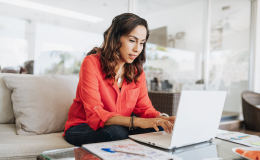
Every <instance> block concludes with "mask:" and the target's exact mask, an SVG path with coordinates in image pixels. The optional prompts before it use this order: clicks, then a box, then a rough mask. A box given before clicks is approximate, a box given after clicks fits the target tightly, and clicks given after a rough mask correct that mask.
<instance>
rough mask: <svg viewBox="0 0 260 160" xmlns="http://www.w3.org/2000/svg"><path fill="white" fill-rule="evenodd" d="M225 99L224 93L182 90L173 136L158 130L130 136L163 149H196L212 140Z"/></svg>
mask: <svg viewBox="0 0 260 160" xmlns="http://www.w3.org/2000/svg"><path fill="white" fill-rule="evenodd" d="M225 98H226V91H182V93H181V97H180V102H179V106H178V110H177V115H176V120H175V124H174V127H173V132H172V133H166V132H164V131H160V132H152V133H144V134H136V135H130V136H129V137H130V138H131V139H134V140H136V141H140V142H143V143H147V144H150V145H153V146H157V147H161V148H165V149H173V148H179V147H183V146H188V145H194V144H198V146H199V145H200V144H203V143H204V142H206V141H210V140H212V139H214V138H215V136H216V134H217V132H218V127H219V123H220V119H221V115H222V110H223V107H224V103H225Z"/></svg>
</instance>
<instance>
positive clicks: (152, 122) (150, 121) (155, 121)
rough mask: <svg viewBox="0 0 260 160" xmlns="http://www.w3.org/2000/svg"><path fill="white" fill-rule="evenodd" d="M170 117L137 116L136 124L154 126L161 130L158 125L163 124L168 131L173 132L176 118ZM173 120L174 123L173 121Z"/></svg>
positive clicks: (143, 126) (138, 125)
mask: <svg viewBox="0 0 260 160" xmlns="http://www.w3.org/2000/svg"><path fill="white" fill-rule="evenodd" d="M167 118H170V119H169V120H167V119H165V117H164V118H135V119H134V126H135V127H140V128H154V129H155V130H156V131H159V128H158V127H157V126H161V127H162V128H163V129H164V131H165V132H166V133H171V132H172V129H173V123H174V120H175V118H171V117H167ZM172 122H173V123H172Z"/></svg>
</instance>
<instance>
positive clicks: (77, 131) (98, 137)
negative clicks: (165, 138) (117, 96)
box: [64, 123, 163, 146]
mask: <svg viewBox="0 0 260 160" xmlns="http://www.w3.org/2000/svg"><path fill="white" fill-rule="evenodd" d="M158 128H159V130H160V131H163V128H162V127H158ZM149 132H155V129H153V128H146V129H142V128H137V129H134V130H131V131H129V129H128V127H124V126H119V125H108V126H104V127H103V128H99V129H97V130H96V131H95V130H93V129H92V128H91V127H90V126H89V125H88V124H87V123H81V124H79V125H77V126H73V127H70V128H69V129H68V130H67V131H66V132H65V137H64V138H65V140H66V141H67V142H68V143H70V144H72V145H75V146H81V145H82V144H88V143H98V142H107V141H116V140H122V139H127V138H128V135H133V134H141V133H149Z"/></svg>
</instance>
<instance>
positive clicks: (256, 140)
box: [217, 132, 260, 148]
mask: <svg viewBox="0 0 260 160" xmlns="http://www.w3.org/2000/svg"><path fill="white" fill-rule="evenodd" d="M217 138H219V139H224V140H227V141H231V142H234V143H239V144H243V145H246V146H250V147H254V148H260V137H258V136H255V135H249V134H245V133H239V132H227V133H218V134H217Z"/></svg>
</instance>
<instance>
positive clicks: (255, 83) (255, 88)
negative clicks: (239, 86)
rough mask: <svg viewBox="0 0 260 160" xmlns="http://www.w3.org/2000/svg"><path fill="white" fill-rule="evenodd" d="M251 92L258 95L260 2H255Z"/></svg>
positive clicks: (259, 76) (259, 85)
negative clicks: (255, 19)
mask: <svg viewBox="0 0 260 160" xmlns="http://www.w3.org/2000/svg"><path fill="white" fill-rule="evenodd" d="M255 40H256V43H255V55H254V58H255V59H254V81H253V91H255V92H258V93H260V1H259V0H257V21H256V39H255Z"/></svg>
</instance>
